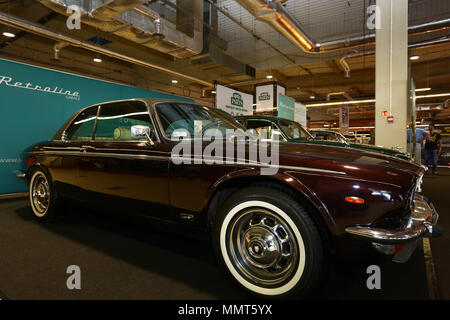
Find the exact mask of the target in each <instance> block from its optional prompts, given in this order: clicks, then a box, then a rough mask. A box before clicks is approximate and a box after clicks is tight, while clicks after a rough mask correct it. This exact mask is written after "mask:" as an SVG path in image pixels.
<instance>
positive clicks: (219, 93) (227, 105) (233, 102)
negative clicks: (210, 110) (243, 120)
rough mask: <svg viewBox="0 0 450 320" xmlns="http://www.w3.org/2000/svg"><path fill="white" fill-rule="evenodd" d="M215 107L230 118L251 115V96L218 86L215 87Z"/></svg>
mask: <svg viewBox="0 0 450 320" xmlns="http://www.w3.org/2000/svg"><path fill="white" fill-rule="evenodd" d="M216 107H217V108H219V109H221V110H223V111H226V112H228V113H229V114H231V115H232V116H242V115H244V116H245V115H252V114H253V95H251V94H247V93H244V92H240V91H237V90H233V89H230V88H228V87H225V86H222V85H219V84H218V85H217V86H216Z"/></svg>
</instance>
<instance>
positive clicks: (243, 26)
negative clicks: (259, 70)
mask: <svg viewBox="0 0 450 320" xmlns="http://www.w3.org/2000/svg"><path fill="white" fill-rule="evenodd" d="M206 1H207V2H208V3H210V4H211V5H212V6H213V7H214V8H216V9H217V11H219V12H220V13H222V14H223V15H224V16H225V17H227V18H228V19H230V20H231V21H233V22H234V23H236V24H237V25H238V26H240V27H241V28H242V29H244V30H245V31H247V32H248V33H250V34H251V35H252V36H253V37H254V38H255V39H256V40H260V41H262V42H264V43H265V44H266V45H267V46H269V47H270V48H271V49H273V50H274V51H276V52H278V53H279V54H280V55H282V56H283V57H284V58H286V59H287V60H288V61H289V62H291V63H295V59H292V58H291V57H289V56H288V55H287V54H285V53H283V52H282V51H281V50H280V49H278V48H276V47H275V46H273V45H272V44H271V43H270V42H269V41H267V40H264V39H263V38H261V37H260V36H259V35H258V34H256V33H255V32H253V30H251V29H249V28H247V27H246V26H245V25H243V24H242V23H241V22H240V21H239V20H237V19H236V18H234V17H233V16H232V15H230V14H229V13H228V12H226V11H225V10H223V9H222V8H221V7H219V6H218V5H217V4H216V3H214V2H213V1H212V0H206Z"/></svg>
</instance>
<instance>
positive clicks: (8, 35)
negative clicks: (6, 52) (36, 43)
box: [3, 31, 16, 38]
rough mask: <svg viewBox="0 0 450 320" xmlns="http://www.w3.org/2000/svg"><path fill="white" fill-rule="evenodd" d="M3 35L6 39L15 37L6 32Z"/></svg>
mask: <svg viewBox="0 0 450 320" xmlns="http://www.w3.org/2000/svg"><path fill="white" fill-rule="evenodd" d="M3 35H4V36H5V37H8V38H14V37H15V36H16V35H15V34H14V33H11V32H6V31H5V32H3Z"/></svg>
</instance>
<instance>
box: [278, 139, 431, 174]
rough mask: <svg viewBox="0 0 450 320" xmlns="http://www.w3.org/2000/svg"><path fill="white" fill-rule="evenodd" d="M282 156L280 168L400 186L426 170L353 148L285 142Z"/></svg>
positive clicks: (281, 149) (395, 159)
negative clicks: (303, 169) (313, 171)
mask: <svg viewBox="0 0 450 320" xmlns="http://www.w3.org/2000/svg"><path fill="white" fill-rule="evenodd" d="M279 154H280V157H279V162H280V163H279V164H280V166H286V167H304V168H309V169H311V170H316V171H317V172H319V173H320V172H324V173H327V172H328V173H330V174H332V173H333V172H334V173H336V174H340V175H342V176H346V177H348V178H355V179H366V180H375V181H380V182H389V183H397V182H398V181H399V180H400V178H402V179H403V180H404V181H409V182H408V183H411V181H412V180H414V179H416V178H417V177H418V176H419V175H420V174H422V173H423V168H422V167H421V166H418V165H416V164H414V163H411V162H408V161H405V160H401V159H398V158H394V157H391V156H386V155H383V154H381V153H373V152H366V151H363V150H358V149H351V148H341V147H334V146H326V145H317V144H308V143H304V144H293V143H286V144H280V145H279ZM311 170H310V171H311Z"/></svg>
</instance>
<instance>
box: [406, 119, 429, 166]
mask: <svg viewBox="0 0 450 320" xmlns="http://www.w3.org/2000/svg"><path fill="white" fill-rule="evenodd" d="M427 134H428V132H426V131H425V130H424V129H421V128H417V127H416V147H415V152H414V161H415V162H416V163H417V164H422V148H423V141H425V138H426V136H427ZM407 139H408V141H407V142H408V152H409V153H410V154H413V150H414V144H413V142H412V140H413V135H412V129H411V126H408V131H407Z"/></svg>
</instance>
